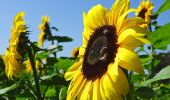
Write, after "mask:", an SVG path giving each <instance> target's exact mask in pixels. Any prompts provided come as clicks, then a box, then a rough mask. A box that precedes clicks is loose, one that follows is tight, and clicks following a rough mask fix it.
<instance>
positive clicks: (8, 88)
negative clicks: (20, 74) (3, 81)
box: [0, 83, 19, 95]
mask: <svg viewBox="0 0 170 100" xmlns="http://www.w3.org/2000/svg"><path fill="white" fill-rule="evenodd" d="M18 86H19V85H18V83H15V84H13V85H12V86H9V87H6V88H3V89H0V95H2V94H5V93H7V92H8V91H11V90H14V89H15V88H17V87H18Z"/></svg>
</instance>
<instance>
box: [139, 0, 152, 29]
mask: <svg viewBox="0 0 170 100" xmlns="http://www.w3.org/2000/svg"><path fill="white" fill-rule="evenodd" d="M153 8H154V5H153V4H152V3H151V1H150V0H141V2H140V4H139V6H138V8H137V10H136V16H138V17H141V18H143V19H144V20H145V21H146V22H147V24H142V25H141V27H144V28H147V27H148V25H149V24H150V23H151V15H152V9H153Z"/></svg>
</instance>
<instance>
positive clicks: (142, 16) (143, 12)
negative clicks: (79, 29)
mask: <svg viewBox="0 0 170 100" xmlns="http://www.w3.org/2000/svg"><path fill="white" fill-rule="evenodd" d="M146 12H147V9H146V8H143V9H142V10H141V12H139V15H138V17H141V18H143V19H145V13H146Z"/></svg>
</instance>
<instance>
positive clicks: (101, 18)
mask: <svg viewBox="0 0 170 100" xmlns="http://www.w3.org/2000/svg"><path fill="white" fill-rule="evenodd" d="M133 11H135V9H129V0H116V1H115V3H114V4H113V6H112V7H111V9H110V10H107V9H106V8H105V7H103V6H102V5H100V4H98V5H96V6H94V7H93V8H91V9H90V10H89V12H88V13H87V14H85V13H84V14H83V17H84V31H83V33H82V35H83V43H82V46H81V47H80V49H79V57H80V58H79V61H78V62H76V63H75V64H73V65H72V66H71V67H70V68H69V69H68V70H67V72H66V73H65V79H66V80H67V81H68V80H71V83H70V85H69V87H68V91H67V100H74V99H78V100H106V99H108V100H111V99H114V100H121V99H122V98H123V97H122V96H123V95H126V94H127V93H128V90H129V84H128V81H127V79H126V76H125V74H124V72H123V71H122V69H127V70H131V71H135V72H138V73H141V74H144V71H143V69H142V67H141V62H140V60H139V57H138V56H137V54H136V53H135V52H134V51H133V50H134V48H136V47H138V46H141V45H143V44H145V43H150V42H149V41H148V40H147V39H145V36H146V34H147V33H148V32H147V30H146V29H144V28H141V27H139V25H140V24H146V22H145V21H144V20H143V19H142V18H139V17H133V18H127V15H128V13H130V12H133Z"/></svg>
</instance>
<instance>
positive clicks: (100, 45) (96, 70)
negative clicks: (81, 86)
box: [82, 25, 118, 80]
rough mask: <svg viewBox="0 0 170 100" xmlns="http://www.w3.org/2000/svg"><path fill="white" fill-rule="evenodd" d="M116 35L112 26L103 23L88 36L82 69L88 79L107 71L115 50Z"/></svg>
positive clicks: (98, 76) (93, 78) (97, 76)
mask: <svg viewBox="0 0 170 100" xmlns="http://www.w3.org/2000/svg"><path fill="white" fill-rule="evenodd" d="M116 43H117V35H116V29H115V27H114V26H111V25H105V26H102V27H99V28H97V29H96V30H95V31H94V33H93V35H92V36H91V37H90V39H89V41H88V44H87V47H86V51H85V54H84V61H83V66H82V71H83V74H84V76H85V77H86V78H87V79H88V80H95V79H96V78H100V77H101V76H103V74H104V73H105V72H106V71H107V67H108V65H109V63H110V62H111V61H114V58H115V56H116V52H117V47H118V45H117V44H116Z"/></svg>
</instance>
